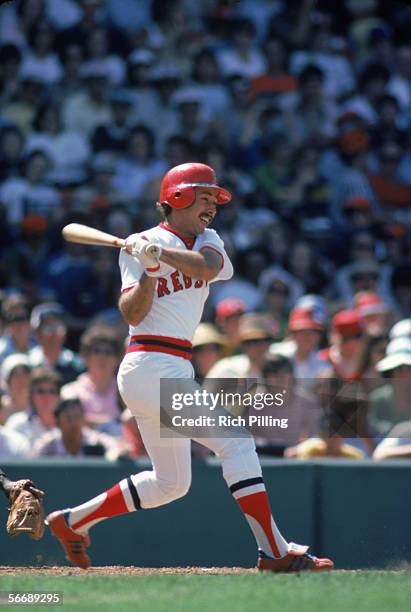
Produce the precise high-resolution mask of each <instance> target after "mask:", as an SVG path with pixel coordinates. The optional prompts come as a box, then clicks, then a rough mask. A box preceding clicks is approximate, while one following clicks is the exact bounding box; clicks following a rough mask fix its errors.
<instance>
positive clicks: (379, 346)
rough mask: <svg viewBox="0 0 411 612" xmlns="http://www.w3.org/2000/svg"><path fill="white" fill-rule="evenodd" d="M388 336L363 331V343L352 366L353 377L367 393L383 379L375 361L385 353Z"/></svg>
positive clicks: (380, 383) (380, 384)
mask: <svg viewBox="0 0 411 612" xmlns="http://www.w3.org/2000/svg"><path fill="white" fill-rule="evenodd" d="M387 344H388V336H387V335H386V334H382V333H374V334H372V333H370V332H368V333H365V334H364V337H363V344H362V347H361V349H360V351H359V353H358V356H357V357H358V362H357V365H356V366H355V368H354V371H355V379H356V380H360V381H361V382H362V386H363V388H364V390H365V392H366V393H367V395H368V394H369V393H370V392H371V391H373V390H374V389H378V388H379V387H381V386H382V385H383V384H384V383H385V381H384V379H383V377H382V376H381V373H380V372H379V371H378V370H377V367H376V365H377V363H378V362H379V361H381V359H382V358H383V357H384V355H385V351H386V348H387Z"/></svg>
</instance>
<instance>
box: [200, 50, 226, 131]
mask: <svg viewBox="0 0 411 612" xmlns="http://www.w3.org/2000/svg"><path fill="white" fill-rule="evenodd" d="M190 88H191V89H193V91H195V92H196V93H197V94H199V96H200V98H199V99H200V101H201V108H202V112H203V113H205V114H206V117H207V118H215V119H218V117H219V116H220V117H221V115H224V114H225V113H227V111H228V110H229V105H230V97H229V94H228V92H227V88H226V87H225V86H224V85H223V82H222V79H221V74H220V69H219V65H218V62H217V60H216V54H215V52H214V51H213V50H212V49H211V48H207V47H206V48H203V49H200V51H199V52H198V53H196V55H195V56H194V57H193V71H192V75H191V83H190Z"/></svg>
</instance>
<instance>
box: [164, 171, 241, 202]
mask: <svg viewBox="0 0 411 612" xmlns="http://www.w3.org/2000/svg"><path fill="white" fill-rule="evenodd" d="M194 187H206V188H207V189H213V190H215V191H216V196H217V204H227V202H229V201H230V200H231V193H230V192H229V191H227V190H226V189H223V188H222V187H219V186H218V185H217V184H216V176H215V172H214V170H213V169H212V168H210V166H207V165H206V164H192V163H190V164H181V165H180V166H174V168H171V170H169V171H168V172H167V174H166V175H165V176H164V178H163V180H162V181H161V188H160V203H161V204H168V205H169V206H171V207H172V208H187V206H190V204H192V203H193V202H194V199H195V190H194Z"/></svg>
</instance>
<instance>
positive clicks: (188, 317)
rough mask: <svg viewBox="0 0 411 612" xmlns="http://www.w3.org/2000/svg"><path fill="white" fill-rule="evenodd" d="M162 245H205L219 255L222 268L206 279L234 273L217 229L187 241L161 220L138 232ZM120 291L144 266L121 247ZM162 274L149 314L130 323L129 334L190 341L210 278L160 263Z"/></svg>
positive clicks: (136, 278)
mask: <svg viewBox="0 0 411 612" xmlns="http://www.w3.org/2000/svg"><path fill="white" fill-rule="evenodd" d="M141 235H142V236H144V237H145V238H147V239H148V240H150V241H152V242H156V243H157V244H160V245H161V246H162V247H166V248H173V249H180V250H183V251H184V250H186V249H189V248H191V250H193V251H199V250H200V249H202V248H204V247H207V248H211V249H213V250H214V251H216V252H217V253H219V255H220V256H221V269H220V271H219V273H218V275H217V276H216V277H215V278H214V279H213V280H212V281H209V282H215V281H218V280H228V279H229V278H231V276H232V275H233V266H232V264H231V261H230V259H229V257H228V255H227V253H226V252H225V250H224V243H223V241H222V240H221V238H220V237H219V236H218V234H217V232H215V231H214V230H212V229H206V230H205V231H204V232H203V233H202V234H200V235H199V236H197V237H196V239H195V241H194V244H193V245H192V246H191V245H188V244H187V241H185V240H183V239H182V238H181V237H180V236H179V235H178V234H177V233H176V232H175V230H173V229H172V228H169V227H168V226H167V225H165V224H163V223H161V224H160V225H158V226H156V227H153V228H151V229H149V230H147V231H145V232H142V234H141ZM119 265H120V270H121V279H122V291H124V290H127V289H130V288H131V287H133V286H134V285H135V284H136V283H137V282H138V281H139V279H140V278H141V276H142V274H143V272H144V266H143V265H142V264H141V263H140V262H139V261H138V260H137V259H136V258H135V257H133V256H131V255H129V254H128V253H126V252H125V251H120V259H119ZM161 270H162V272H163V274H162V276H161V277H159V278H158V280H157V285H156V288H155V291H154V299H153V305H152V307H151V310H150V312H149V313H148V315H147V316H146V317H145V318H144V319H143V320H142V321H141V322H140V323H139V324H138V325H130V328H129V332H130V336H135V335H152V336H167V337H173V338H178V339H183V340H188V341H191V340H192V337H193V335H194V332H195V329H196V327H197V325H198V324H199V322H200V320H201V316H202V314H203V308H204V303H205V301H206V299H207V297H208V293H209V282H208V281H204V280H196V279H194V278H191V277H189V276H186V275H184V274H183V273H182V272H180V271H179V270H176V269H175V268H172V267H171V266H168V265H166V264H164V263H161Z"/></svg>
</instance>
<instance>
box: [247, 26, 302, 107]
mask: <svg viewBox="0 0 411 612" xmlns="http://www.w3.org/2000/svg"><path fill="white" fill-rule="evenodd" d="M263 51H264V56H265V60H266V63H267V69H266V71H265V72H264V73H261V74H259V75H257V76H255V77H253V78H252V79H251V91H252V93H253V94H254V95H255V96H260V95H266V94H271V95H272V94H276V95H282V94H288V93H290V92H294V91H295V90H296V89H297V79H296V78H295V77H294V76H292V75H291V74H290V73H289V71H288V69H287V65H286V60H287V57H286V49H285V45H284V43H283V42H282V41H281V40H280V39H279V38H277V37H269V38H268V39H267V40H266V41H265V42H264V44H263Z"/></svg>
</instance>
